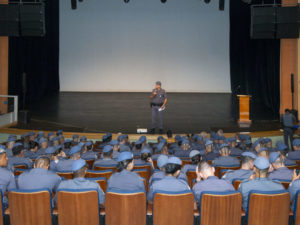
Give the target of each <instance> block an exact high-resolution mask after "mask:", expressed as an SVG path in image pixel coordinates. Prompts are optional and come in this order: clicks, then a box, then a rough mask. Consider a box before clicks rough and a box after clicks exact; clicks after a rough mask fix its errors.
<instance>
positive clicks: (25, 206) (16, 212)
mask: <svg viewBox="0 0 300 225" xmlns="http://www.w3.org/2000/svg"><path fill="white" fill-rule="evenodd" d="M50 200H51V194H50V192H49V190H45V189H41V190H12V191H10V192H9V194H8V201H9V211H10V224H11V225H41V224H44V225H51V224H52V221H51V202H50Z"/></svg>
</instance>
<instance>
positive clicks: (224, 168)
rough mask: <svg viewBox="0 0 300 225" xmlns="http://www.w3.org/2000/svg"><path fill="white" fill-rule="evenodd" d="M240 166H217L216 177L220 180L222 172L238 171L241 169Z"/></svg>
mask: <svg viewBox="0 0 300 225" xmlns="http://www.w3.org/2000/svg"><path fill="white" fill-rule="evenodd" d="M240 168H241V167H240V166H217V167H216V168H215V169H216V170H215V175H216V176H217V177H219V178H221V171H222V170H225V171H227V170H238V169H240Z"/></svg>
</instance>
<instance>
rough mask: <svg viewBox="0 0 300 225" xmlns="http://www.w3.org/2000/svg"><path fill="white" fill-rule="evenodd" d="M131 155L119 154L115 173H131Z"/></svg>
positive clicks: (126, 153) (132, 164) (127, 153)
mask: <svg viewBox="0 0 300 225" xmlns="http://www.w3.org/2000/svg"><path fill="white" fill-rule="evenodd" d="M133 166H134V162H133V155H132V153H131V152H121V153H120V155H119V157H118V164H117V167H116V168H117V171H118V172H122V171H123V170H128V171H131V170H132V169H133Z"/></svg>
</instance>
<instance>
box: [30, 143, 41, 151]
mask: <svg viewBox="0 0 300 225" xmlns="http://www.w3.org/2000/svg"><path fill="white" fill-rule="evenodd" d="M29 149H30V151H32V152H36V151H37V150H38V149H39V144H38V143H37V142H35V141H29Z"/></svg>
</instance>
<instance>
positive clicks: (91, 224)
mask: <svg viewBox="0 0 300 225" xmlns="http://www.w3.org/2000/svg"><path fill="white" fill-rule="evenodd" d="M57 212H58V224H59V225H70V224H72V225H99V213H100V212H99V201H98V193H97V191H96V190H92V189H85V190H68V189H61V190H58V192H57Z"/></svg>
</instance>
